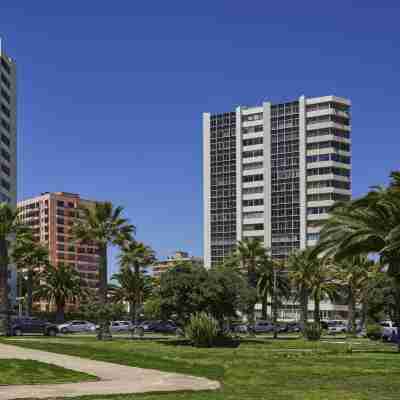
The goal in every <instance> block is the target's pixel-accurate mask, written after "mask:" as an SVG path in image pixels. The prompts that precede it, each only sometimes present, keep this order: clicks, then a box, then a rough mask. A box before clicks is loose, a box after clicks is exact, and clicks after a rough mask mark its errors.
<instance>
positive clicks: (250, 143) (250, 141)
mask: <svg viewBox="0 0 400 400" xmlns="http://www.w3.org/2000/svg"><path fill="white" fill-rule="evenodd" d="M263 142H264V140H263V138H262V137H257V138H252V139H244V140H243V146H254V145H257V144H263Z"/></svg>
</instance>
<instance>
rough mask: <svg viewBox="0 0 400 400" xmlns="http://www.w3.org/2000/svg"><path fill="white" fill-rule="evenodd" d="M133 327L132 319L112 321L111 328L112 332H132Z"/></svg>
mask: <svg viewBox="0 0 400 400" xmlns="http://www.w3.org/2000/svg"><path fill="white" fill-rule="evenodd" d="M132 328H133V324H132V322H130V321H113V322H111V323H110V329H111V332H112V333H116V332H130V331H131V330H132Z"/></svg>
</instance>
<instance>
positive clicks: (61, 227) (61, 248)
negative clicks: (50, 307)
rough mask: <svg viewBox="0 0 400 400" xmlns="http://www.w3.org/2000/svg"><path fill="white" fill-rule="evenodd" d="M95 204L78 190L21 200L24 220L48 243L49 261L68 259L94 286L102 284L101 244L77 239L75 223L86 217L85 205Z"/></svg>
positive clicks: (44, 242) (83, 278)
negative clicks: (81, 241)
mask: <svg viewBox="0 0 400 400" xmlns="http://www.w3.org/2000/svg"><path fill="white" fill-rule="evenodd" d="M94 204H95V202H94V201H92V200H84V199H82V198H81V197H80V196H79V195H78V194H73V193H65V192H55V193H43V194H42V195H40V196H38V197H34V198H31V199H27V200H24V201H21V202H18V211H19V215H20V217H21V220H22V221H23V222H24V223H25V224H26V225H29V226H30V227H31V228H32V231H33V235H34V236H35V237H36V239H37V240H38V241H39V242H41V243H42V244H44V245H45V246H47V247H48V250H49V261H50V262H51V263H52V264H53V265H55V266H57V265H58V264H59V263H65V264H69V265H70V266H71V267H73V268H75V269H76V270H77V271H78V272H79V274H80V276H81V278H82V280H83V285H84V286H86V288H88V289H92V290H96V289H97V288H98V286H99V275H98V272H99V266H100V260H99V255H98V252H99V248H98V246H97V244H96V243H80V242H77V241H76V240H75V239H74V237H73V236H72V234H71V227H72V225H73V224H74V223H75V222H76V221H77V220H78V219H79V218H81V217H82V211H81V209H82V207H92V206H94ZM41 306H42V308H43V307H44V306H46V305H44V304H41Z"/></svg>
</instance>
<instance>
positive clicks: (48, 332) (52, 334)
mask: <svg viewBox="0 0 400 400" xmlns="http://www.w3.org/2000/svg"><path fill="white" fill-rule="evenodd" d="M56 335H57V331H56V330H55V329H49V330H48V331H47V336H51V337H54V336H56Z"/></svg>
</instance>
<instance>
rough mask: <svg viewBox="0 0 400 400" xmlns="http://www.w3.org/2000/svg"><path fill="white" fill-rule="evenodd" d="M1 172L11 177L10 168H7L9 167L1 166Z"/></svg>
mask: <svg viewBox="0 0 400 400" xmlns="http://www.w3.org/2000/svg"><path fill="white" fill-rule="evenodd" d="M1 170H2V171H3V172H4V173H5V174H6V175H7V176H10V173H11V171H10V168H9V167H7V165H4V164H1Z"/></svg>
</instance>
